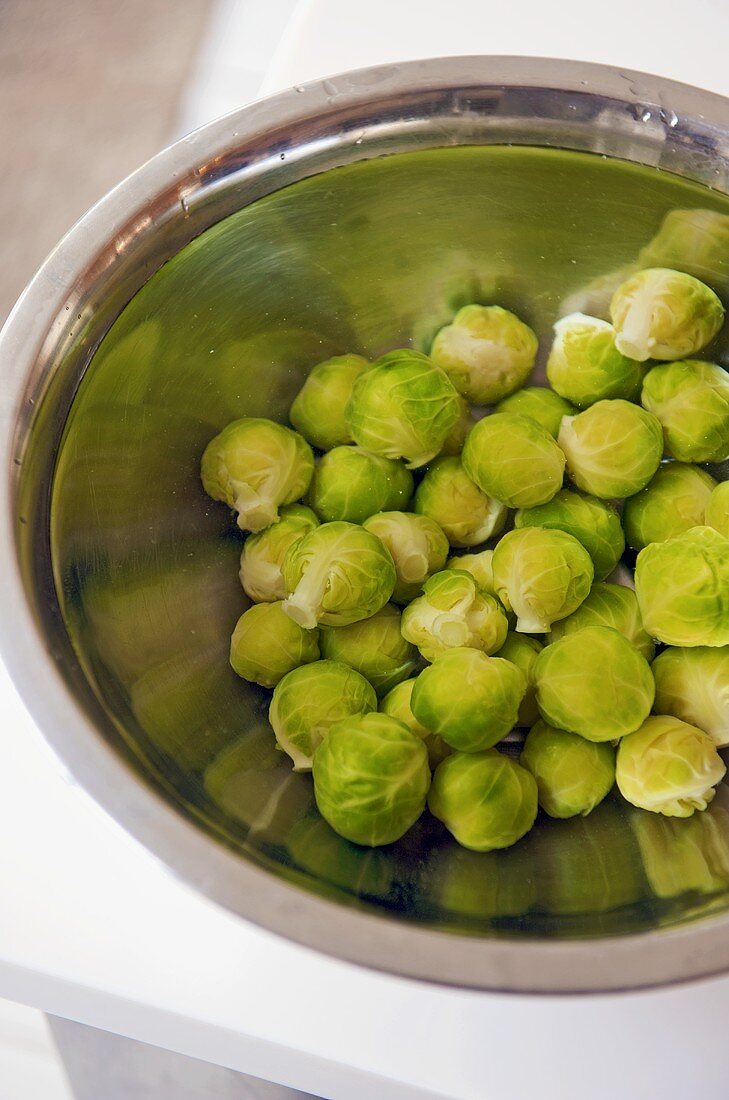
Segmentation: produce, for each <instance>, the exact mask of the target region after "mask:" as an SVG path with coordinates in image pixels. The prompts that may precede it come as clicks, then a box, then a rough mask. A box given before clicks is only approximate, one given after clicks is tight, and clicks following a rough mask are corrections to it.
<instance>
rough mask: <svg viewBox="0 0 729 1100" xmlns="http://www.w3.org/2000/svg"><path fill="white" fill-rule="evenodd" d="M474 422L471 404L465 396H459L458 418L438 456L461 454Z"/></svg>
mask: <svg viewBox="0 0 729 1100" xmlns="http://www.w3.org/2000/svg"><path fill="white" fill-rule="evenodd" d="M474 423H475V421H474V419H473V417H472V416H471V406H470V405H469V404H468V401H466V399H465V398H464V397H459V398H458V419H457V420H456V422H455V424H454V425H453V427H452V428H451V430H450V431H449V432H448V435H447V436H446V441H445V443H444V444H443V446H442V447H441V449H440V450H439V451H438V457H444V458H445V457H447V456H449V455H459V454H460V453H461V451H462V450H463V444H464V443H465V442H466V439H467V438H468V433H469V432H470V430H471V428H472V427H473V425H474Z"/></svg>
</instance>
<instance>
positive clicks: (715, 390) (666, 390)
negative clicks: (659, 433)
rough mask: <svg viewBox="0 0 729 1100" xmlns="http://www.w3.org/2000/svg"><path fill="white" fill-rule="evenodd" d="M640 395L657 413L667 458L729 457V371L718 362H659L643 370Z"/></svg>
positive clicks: (700, 459) (704, 459) (718, 459)
mask: <svg viewBox="0 0 729 1100" xmlns="http://www.w3.org/2000/svg"><path fill="white" fill-rule="evenodd" d="M640 400H641V404H642V405H643V407H644V408H646V409H648V411H649V412H651V413H653V415H654V416H655V417H657V418H658V420H659V422H660V424H661V427H662V429H663V440H664V446H665V451H666V454H667V455H670V456H671V458H676V459H678V460H679V462H723V460H724V459H725V458H729V374H727V372H726V371H725V370H723V368H722V367H718V366H717V365H716V364H715V363H705V362H703V361H702V360H700V359H685V360H684V361H683V362H682V363H661V364H660V365H659V366H657V367H653V368H652V369H651V370H649V371H648V373H647V374H646V376H645V380H644V382H643V389H642V391H641V397H640Z"/></svg>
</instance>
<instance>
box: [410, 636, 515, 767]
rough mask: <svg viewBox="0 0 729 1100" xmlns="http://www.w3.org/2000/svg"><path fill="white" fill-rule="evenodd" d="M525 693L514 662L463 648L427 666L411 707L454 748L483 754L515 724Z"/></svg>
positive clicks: (419, 681) (415, 689)
mask: <svg viewBox="0 0 729 1100" xmlns="http://www.w3.org/2000/svg"><path fill="white" fill-rule="evenodd" d="M464 689H465V690H464ZM525 693H526V677H525V675H524V673H523V672H522V671H521V669H519V668H517V667H516V665H513V664H512V663H511V661H506V660H504V658H503V657H487V656H486V654H485V653H481V652H480V651H479V650H477V649H467V648H465V647H462V648H459V649H451V650H449V651H448V653H445V654H444V655H443V656H442V657H438V658H437V660H435V661H434V662H433V664H432V665H430V666H429V667H428V668H426V669H423V671H422V672H421V673H420V675H419V676H418V678H417V680H416V681H415V687H414V688H413V694H412V698H411V704H410V705H411V707H412V711H413V714H414V715H415V718H416V719H417V721H418V722H420V723H421V725H423V726H425V728H426V729H429V730H432V731H433V732H434V733H438V734H440V736H441V737H442V738H443V740H444V741H445V742H447V744H449V745H450V746H451V748H454V749H457V750H458V751H459V752H480V751H481V750H482V749H490V748H491V747H492V745H495V744H496V743H497V742H498V741H501V740H502V739H503V738H504V737H506V735H507V733H509V732H510V731H511V730H512V729H513V728H514V726H515V725H516V723H517V719H518V715H519V706H520V704H521V701H522V699H523V698H524V695H525Z"/></svg>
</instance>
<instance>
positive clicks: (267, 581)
mask: <svg viewBox="0 0 729 1100" xmlns="http://www.w3.org/2000/svg"><path fill="white" fill-rule="evenodd" d="M280 517H281V518H280V519H279V520H278V521H277V522H276V523H272V524H271V526H270V527H266V528H265V530H263V531H260V532H259V533H258V534H257V535H249V537H248V538H247V539H246V541H245V543H244V544H243V551H242V553H241V556H240V582H241V584H242V585H243V588H244V590H245V591H246V592H247V593H248V595H249V596H250V598H251V599H252V600H255V601H256V603H270V602H272V601H273V600H285V599H286V586H285V584H284V579H283V573H282V572H281V567H282V565H283V560H284V558H285V557H286V551H287V550H288V549H289V547H290V546H293V544H294V543H295V542H298V540H299V539H300V538H303V537H304V535H306V534H308V533H309V531H313V530H314V528H315V527H318V526H319V520H318V519H317V517H316V515H315V514H314V512H312V510H311V508H307V507H306V506H305V505H303V504H287V505H286V506H285V507H283V508H281V510H280Z"/></svg>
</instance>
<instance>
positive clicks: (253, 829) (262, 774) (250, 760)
mask: <svg viewBox="0 0 729 1100" xmlns="http://www.w3.org/2000/svg"><path fill="white" fill-rule="evenodd" d="M203 782H204V785H205V791H206V793H207V795H208V797H209V798H210V799H211V800H212V801H213V802H214V803H215V805H216V806H217V807H218V808H219V809H220V810H222V811H223V813H224V814H226V815H227V817H229V818H232V819H233V820H234V821H236V822H238V823H239V824H241V825H244V826H245V827H246V829H247V836H248V838H249V839H251V840H252V839H253V838H255V841H256V842H257V843H260V842H261V841H266V842H267V843H269V844H277V845H284V844H286V843H287V841H288V838H289V836H290V835H291V832H292V831H293V830H294V829H296V827H297V826H298V825H299V823H300V822H301V821H302V820H304V819H305V818H306V816H307V814H310V813H311V812H312V809H313V805H314V792H313V790H312V787H311V781H310V780H309V778H308V777H307V776H305V775H297V774H296V772H294V771H292V770H291V761H290V760H289V759H288V758H287V757H286V756H285V755H284V754H283V753H282V752H279V751H278V749H277V748H276V741H275V739H274V736H273V734H272V732H271V727H270V726H269V725H268V723H267V722H266V723H265V725H264V724H260V725H255V726H254V727H253V728H252V729H250V730H248V731H247V732H246V733H244V734H243V736H242V737H239V738H237V739H236V740H235V741H233V742H232V743H231V744H229V745H228V746H227V747H226V748H225V749H223V751H222V752H221V753H220V754H219V755H218V756H217V757H216V758H215V760H214V761H213V762H212V764H210V766H209V767H208V769H207V771H206V772H205V777H204V781H203Z"/></svg>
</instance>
